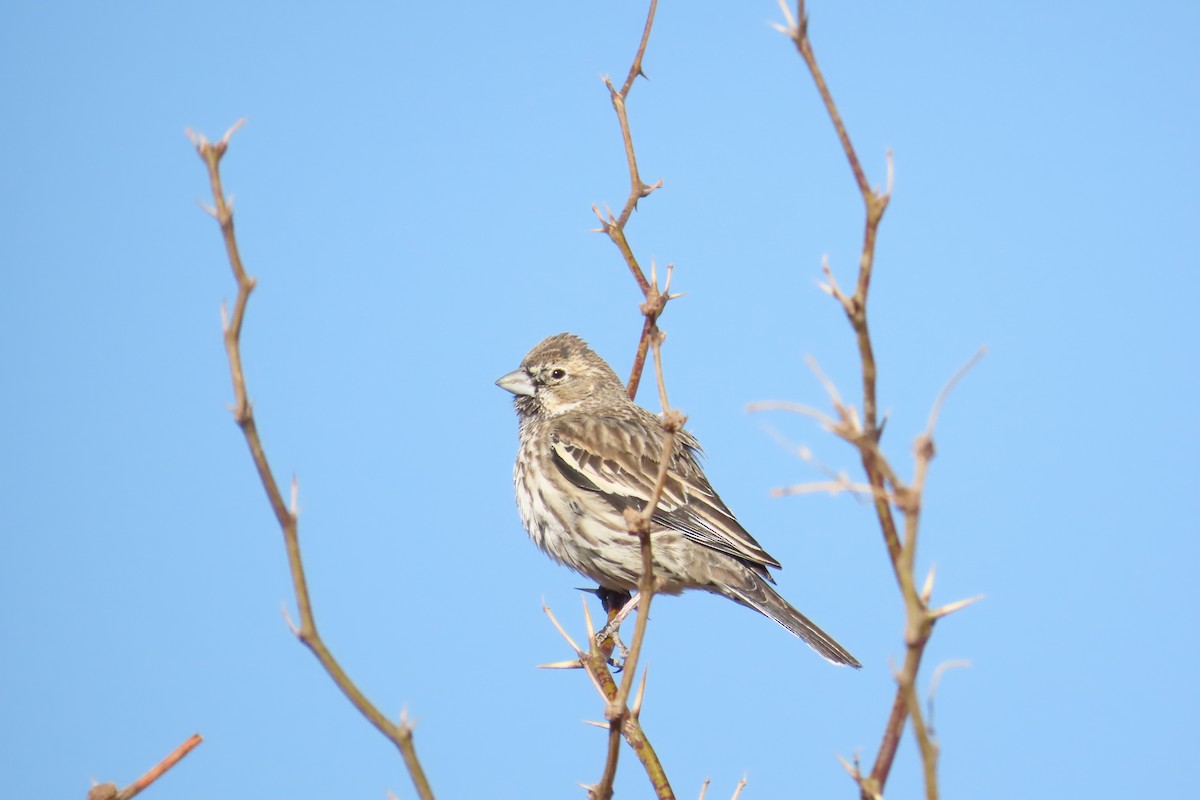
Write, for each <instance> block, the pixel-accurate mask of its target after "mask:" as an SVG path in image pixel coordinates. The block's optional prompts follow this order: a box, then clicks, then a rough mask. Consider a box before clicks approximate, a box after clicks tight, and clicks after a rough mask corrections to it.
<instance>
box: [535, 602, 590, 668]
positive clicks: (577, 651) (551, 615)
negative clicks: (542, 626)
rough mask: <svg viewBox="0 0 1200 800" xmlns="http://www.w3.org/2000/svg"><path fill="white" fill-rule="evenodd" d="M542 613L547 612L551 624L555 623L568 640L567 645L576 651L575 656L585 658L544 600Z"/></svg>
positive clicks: (556, 627)
mask: <svg viewBox="0 0 1200 800" xmlns="http://www.w3.org/2000/svg"><path fill="white" fill-rule="evenodd" d="M542 611H543V612H545V614H546V616H547V617H549V618H550V622H551V623H553V625H554V627H555V629H557V630H558V632H559V634H560V635H561V636H562V637H563V638H564V639H566V640H567V644H569V645H571V649H572V650H574V651H575V655H577V656H579V657H580V658H583V651H582V650H580V649H579V646H578V645H576V644H575V642H574V641H573V640H572V639H571V636H570V635H569V634H568V633H567V632H566V631H565V630H563V626H562V625H559V624H558V620H557V619H555V617H554V612H553V611H551V610H550V606H548V605H546V601H545V599H544V598H543V600H542Z"/></svg>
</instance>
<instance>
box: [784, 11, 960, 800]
mask: <svg viewBox="0 0 1200 800" xmlns="http://www.w3.org/2000/svg"><path fill="white" fill-rule="evenodd" d="M780 7H781V8H782V9H783V13H784V16H785V18H786V21H787V25H786V26H776V27H778V28H779V30H781V31H782V32H784V33H785V34H787V35H788V37H789V38H790V39H791V40H792V42H793V43H794V44H795V46H796V49H797V51H798V52H799V53H800V57H801V58H802V59H803V60H804V63H805V65H806V66H807V67H808V70H809V72H810V74H811V75H812V79H813V83H814V84H815V85H816V88H817V92H818V93H819V94H820V96H821V101H822V102H823V103H824V105H825V111H826V113H827V114H828V116H829V119H830V121H831V122H832V123H833V127H834V131H835V132H836V134H837V137H838V141H839V142H840V143H841V146H842V151H843V152H844V154H845V156H846V160H847V161H848V162H849V164H850V171H851V172H852V173H853V176H854V181H855V184H856V185H857V186H858V190H859V193H860V194H861V196H862V199H863V204H864V206H865V221H864V226H863V238H862V249H861V254H860V257H859V264H858V278H857V281H856V283H855V287H854V291H853V293H852V294H847V293H846V292H845V291H844V290H843V289H842V288H841V286H840V285H839V284H838V282H837V279H836V278H835V277H834V274H833V271H832V270H831V269H830V267H829V265H828V264H827V263H825V264H823V265H822V270H823V272H824V274H825V279H826V283H825V284H824V285H823V286H822V288H823V289H824V290H825V291H826V292H827V293H829V294H830V295H831V296H832V297H833V298H834V299H835V300H837V301H838V303H839V304H840V305H841V307H842V310H843V311H844V312H845V314H846V318H847V320H848V321H849V322H850V326H851V328H852V329H853V331H854V335H855V339H856V341H857V344H858V351H859V361H860V366H861V373H862V418H861V421H860V420H859V417H858V414H857V411H856V410H855V409H854V408H853V407H852V406H848V405H846V404H844V403H843V402H842V400H841V398H840V396H839V395H838V393H837V390H836V389H835V388H834V387H833V386H832V384H831V383H830V382H829V381H828V379H826V378H824V376H823V375H821V374H820V372H819V370H815V371H817V374H818V377H819V378H821V379H822V383H823V384H824V385H825V387H826V390H827V392H828V393H829V395H830V399H831V401H832V403H833V405H834V408H835V410H836V411H837V419H836V420H834V419H833V418H831V417H828V416H826V415H823V414H820V412H817V413H816V416H818V418H819V419H820V420H821V422H822V424H823V425H825V426H826V427H827V428H829V429H830V430H832V431H833V432H834V433H835V434H837V435H838V436H840V437H841V438H843V439H844V440H846V441H847V442H849V443H850V444H851V445H853V446H854V447H855V448H856V449H857V450H858V452H859V457H860V459H861V461H862V466H863V470H864V472H865V473H866V475H867V481H868V483H869V487H864V488H866V489H868V491H869V494H870V496H871V498H872V501H873V504H874V507H875V511H876V516H877V518H878V520H879V524H880V529H881V531H882V533H883V538H884V543H885V545H886V547H887V552H888V557H889V561H890V563H891V565H892V568H893V571H894V573H895V576H896V580H897V583H898V584H899V588H900V594H901V596H902V598H903V600H904V605H905V617H906V626H905V644H906V653H905V658H904V666H903V668H902V669H901V670H900V671H899V672H898V673H897V675H896V683H897V687H896V695H895V699H894V701H893V703H892V710H891V713H890V714H889V717H888V721H887V724H886V726H885V728H884V734H883V740H882V742H881V744H880V747H879V751H878V754H877V755H876V758H875V763H874V765H873V767H872V769H871V772H870V774H868V775H864V774H862V772H861V771H860V769H859V767H858V764H857V760H856V762H855V765H854V766H853V767H849V766H847V769H848V771H849V772H850V774H851V776H852V777H853V778H854V780H855V781H856V782H857V783H858V785H859V788H860V792H861V797H862V800H873V799H874V798H879V797H882V795H883V790H884V786H885V785H886V783H887V779H888V775H889V773H890V771H891V768H892V763H893V762H894V760H895V756H896V748H897V747H898V745H899V742H900V737H901V735H902V733H903V730H904V724H905V722H906V720H910V719H911V721H912V726H913V733H914V736H915V737H916V739H917V744H918V748H919V750H920V753H921V760H922V764H923V767H924V773H925V792H926V797H927V798H929V800H936V798H937V795H938V786H937V756H938V748H937V744H936V742H934V741H933V737H932V736H931V734H930V732H929V730H928V727H927V726H926V724H925V721H924V718H923V715H922V713H921V709H920V704H919V702H918V700H917V689H916V685H917V673H918V670H919V669H920V665H921V659H922V657H923V656H924V653H925V646H926V644H927V643H928V641H929V637H930V635H931V634H932V632H933V625H934V623H935V622H936V621H937V620H938V619H939V618H940V617H942V616H945V614H947V613H950V612H951V611H954V610H958V609H959V608H962V607H964V606H965V605H966V604H967V603H966V602H965V601H960V602H958V603H952V604H950V605H949V606H946V607H944V608H942V609H937V610H931V609H930V607H929V598H930V594H931V593H932V589H933V574H932V572H931V573H930V576H929V578H928V579H927V581H926V583H925V586H924V587H922V588H920V589H918V587H917V584H916V580H915V577H914V576H915V567H916V553H917V541H918V535H919V531H920V516H921V504H922V498H923V493H924V488H925V479H926V476H927V475H928V470H929V465H930V462H931V461H932V460H933V457H934V455H935V452H936V448H935V447H934V441H933V434H934V428H935V426H936V423H937V418H938V414H939V412H940V409H941V407H942V403H943V402H944V400H945V396H946V394H947V393H948V391H949V390H950V389H951V388H952V387H953V386H954V384H955V383H956V382H957V381H958V379H959V378H960V377H961V376H962V374H963V373H964V372H965V371H966V370H967V369H969V368H970V367H971V366H972V365H973V364H974V363H975V361H977V360H978V358H979V354H977V355H976V356H975V358H973V359H972V360H971V362H969V363H968V364H967V365H966V366H965V367H964V368H963V369H962V370H960V371H959V372H958V373H957V374H956V375H955V376H954V377H953V378H952V379H951V380H950V382H949V383H948V384H947V386H946V387H945V388H944V389H943V390H942V392H941V393H940V394H939V396H938V399H937V401H936V402H935V403H934V406H933V410H932V411H931V413H930V417H929V423H928V425H927V427H926V430H925V431H924V432H923V433H922V434H921V435H920V436H918V437H917V440H916V442H915V443H914V447H913V453H914V467H913V478H912V481H911V483H905V482H904V481H903V480H901V479H900V478H899V477H898V475H897V474H896V472H895V470H894V469H893V468H892V466H891V464H890V463H889V461H888V459H887V458H886V457H885V456H884V455H883V453H882V451H881V450H880V447H879V439H880V436H881V435H882V428H881V427H880V425H879V421H878V411H877V408H878V403H877V381H878V370H877V366H876V362H875V354H874V348H873V345H872V342H871V333H870V327H869V325H868V322H867V296H868V292H869V289H870V285H871V276H872V272H873V269H874V265H875V243H876V237H877V234H878V230H879V223H880V221H881V220H882V219H883V214H884V212H885V211H886V210H887V206H888V201H889V200H890V198H891V193H892V185H893V180H894V168H893V162H892V155H891V153H890V152H889V153H888V154H887V184H886V188H885V189H884V190H882V191H880V190H878V189H873V188H872V187H871V185H870V183H869V182H868V181H867V177H866V174H865V172H864V171H863V168H862V163H861V162H860V160H859V158H858V154H857V152H856V151H855V149H854V145H853V143H852V142H851V140H850V136H849V134H848V133H847V131H846V126H845V123H844V122H843V121H842V117H841V114H840V113H839V112H838V108H837V105H836V103H834V100H833V95H832V93H831V92H830V90H829V86H828V85H827V84H826V82H825V77H824V75H823V74H822V72H821V68H820V66H819V64H818V63H817V58H816V55H815V53H814V51H813V47H812V42H811V40H810V39H809V36H808V17H807V14H806V13H805V6H804V0H797V4H796V14H795V16H794V17H793V16H792V14H791V13H790V12H789V10H788V8H787V6H786V5H785V4H784V3H783V0H780ZM814 369H815V365H814ZM823 488H831V489H835V488H838V486H837V485H834V486H829V485H826V486H825V487H823ZM893 508H895V509H897V510H899V512H900V513H901V514H902V515H903V517H904V523H903V536H901V533H900V531H899V529H898V526H897V522H896V518H895V516H894V513H893ZM843 764H845V762H844V761H843Z"/></svg>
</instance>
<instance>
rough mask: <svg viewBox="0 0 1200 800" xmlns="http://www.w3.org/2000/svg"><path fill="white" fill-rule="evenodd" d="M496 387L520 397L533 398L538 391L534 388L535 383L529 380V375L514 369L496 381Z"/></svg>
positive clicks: (521, 370)
mask: <svg viewBox="0 0 1200 800" xmlns="http://www.w3.org/2000/svg"><path fill="white" fill-rule="evenodd" d="M496 385H497V386H499V387H500V388H501V389H504V390H505V391H509V392H512V393H513V394H515V395H518V396H520V395H524V396H526V397H533V395H534V394H535V393H536V391H537V390H536V389H535V388H534V386H533V381H531V380H529V375H528V374H526V372H525V370H523V369H514V370H513V371H512V372H510V373H508V374H507V375H505V376H504V377H502V378H501V379H500V380H498V381H496Z"/></svg>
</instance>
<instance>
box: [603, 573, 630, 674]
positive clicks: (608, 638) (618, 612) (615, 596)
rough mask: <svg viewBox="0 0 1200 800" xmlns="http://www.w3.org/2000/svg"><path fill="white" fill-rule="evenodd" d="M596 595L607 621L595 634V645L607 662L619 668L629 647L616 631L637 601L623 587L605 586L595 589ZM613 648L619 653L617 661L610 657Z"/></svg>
mask: <svg viewBox="0 0 1200 800" xmlns="http://www.w3.org/2000/svg"><path fill="white" fill-rule="evenodd" d="M596 596H597V597H599V598H600V606H601V607H602V608H603V609H604V612H605V613H606V614H608V623H607V624H606V625H605V626H604V627H603V628H601V629H600V632H599V633H598V634H596V646H597V647H599V648H600V651H601V652H603V653H604V657H605V658H607V659H608V663H609V664H611V665H612V666H614V667H617V668H618V669H619V668H620V666H621V664H622V663H623V662H624V661H625V656H626V655H627V654H628V653H629V648H627V647H626V646H625V643H624V642H622V641H621V637H620V635H618V631H619V629H620V627H621V623H622V622H623V621H624V620H625V618H626V617H627V616H629V612H630V611H632V610H633V609H634V608H635V607H636V606H637V602H636V601H635V600H633V599H631V595H630V594H629V592H627V591H624V590H623V589H609V588H608V587H606V586H601V587H599V588H598V589H596ZM614 649H615V650H616V651H617V653H618V654H619V655H618V659H619V660H617V661H614V660H613V658H612V653H613V650H614Z"/></svg>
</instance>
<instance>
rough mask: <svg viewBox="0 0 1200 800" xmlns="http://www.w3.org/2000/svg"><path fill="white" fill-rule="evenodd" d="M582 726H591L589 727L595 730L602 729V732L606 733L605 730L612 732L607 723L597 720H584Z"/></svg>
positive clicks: (610, 726)
mask: <svg viewBox="0 0 1200 800" xmlns="http://www.w3.org/2000/svg"><path fill="white" fill-rule="evenodd" d="M583 724H584V725H591V726H593V727H596V728H603V729H604V730H606V731H607V730H612V725H609V724H608V723H607V722H600V721H599V720H595V719H585V720H584V721H583Z"/></svg>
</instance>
